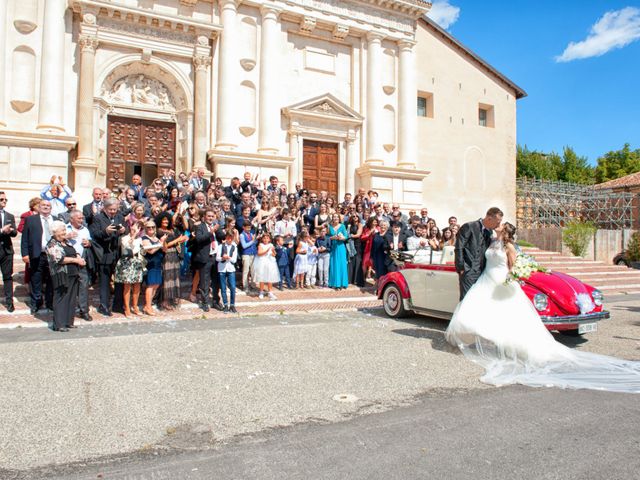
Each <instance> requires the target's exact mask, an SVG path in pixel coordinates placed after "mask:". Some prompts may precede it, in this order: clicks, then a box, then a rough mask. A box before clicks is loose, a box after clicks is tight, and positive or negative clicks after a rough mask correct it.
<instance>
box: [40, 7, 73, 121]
mask: <svg viewBox="0 0 640 480" xmlns="http://www.w3.org/2000/svg"><path fill="white" fill-rule="evenodd" d="M66 9H67V6H66V2H65V0H46V1H45V5H44V25H43V27H42V63H41V66H40V103H39V105H38V126H37V128H38V130H58V131H62V132H64V120H63V118H64V117H63V112H64V64H65V62H64V39H65V24H64V17H65V10H66Z"/></svg>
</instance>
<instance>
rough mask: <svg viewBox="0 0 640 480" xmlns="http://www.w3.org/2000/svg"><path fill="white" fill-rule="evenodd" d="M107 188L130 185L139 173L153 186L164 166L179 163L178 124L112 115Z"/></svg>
mask: <svg viewBox="0 0 640 480" xmlns="http://www.w3.org/2000/svg"><path fill="white" fill-rule="evenodd" d="M107 122H108V130H107V187H109V188H114V187H117V186H118V185H120V184H122V183H126V184H130V183H131V177H132V176H133V175H134V174H136V173H137V174H138V175H140V176H141V177H142V183H143V185H145V186H147V185H150V184H151V182H152V181H153V179H154V178H156V177H158V176H159V175H160V169H162V168H175V165H176V124H175V123H168V122H157V121H154V120H146V119H140V118H128V117H116V116H113V115H109V117H108V120H107Z"/></svg>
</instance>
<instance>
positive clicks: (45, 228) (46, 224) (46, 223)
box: [44, 217, 51, 242]
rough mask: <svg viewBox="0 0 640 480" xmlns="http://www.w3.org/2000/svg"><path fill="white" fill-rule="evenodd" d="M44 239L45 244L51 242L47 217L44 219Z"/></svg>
mask: <svg viewBox="0 0 640 480" xmlns="http://www.w3.org/2000/svg"><path fill="white" fill-rule="evenodd" d="M44 239H45V240H46V241H47V242H49V240H51V225H50V224H49V217H45V218H44Z"/></svg>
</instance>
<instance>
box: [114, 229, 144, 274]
mask: <svg viewBox="0 0 640 480" xmlns="http://www.w3.org/2000/svg"><path fill="white" fill-rule="evenodd" d="M120 242H121V243H120V253H121V255H120V259H119V260H118V263H117V264H116V269H115V272H114V275H115V282H116V283H127V284H134V283H141V282H142V276H143V269H144V265H143V260H142V257H141V256H140V247H141V246H142V239H140V238H133V239H132V238H131V236H130V235H125V236H124V237H122V240H121V241H120Z"/></svg>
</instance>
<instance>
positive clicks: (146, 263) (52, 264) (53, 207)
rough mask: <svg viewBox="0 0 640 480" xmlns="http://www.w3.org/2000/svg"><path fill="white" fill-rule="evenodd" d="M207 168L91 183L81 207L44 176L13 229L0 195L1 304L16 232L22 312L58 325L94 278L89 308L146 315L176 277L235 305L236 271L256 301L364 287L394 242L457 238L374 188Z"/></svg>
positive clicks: (172, 304) (406, 244)
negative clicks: (313, 184)
mask: <svg viewBox="0 0 640 480" xmlns="http://www.w3.org/2000/svg"><path fill="white" fill-rule="evenodd" d="M205 176H206V175H205V170H204V169H203V168H200V169H194V171H192V172H191V173H190V174H185V173H182V172H181V173H180V174H179V175H177V176H176V174H175V172H174V171H173V170H171V169H164V170H163V171H162V175H161V176H160V177H158V178H156V179H155V180H154V181H153V182H152V184H151V185H148V186H144V185H143V184H142V179H141V177H140V176H139V175H134V176H133V178H132V179H131V183H130V184H129V185H121V186H119V187H118V188H117V189H115V190H114V191H112V190H110V189H108V188H99V187H96V188H94V189H93V192H92V196H93V199H92V201H91V202H90V203H88V204H87V205H84V206H79V205H77V203H76V201H75V199H74V197H73V192H72V191H71V190H70V189H69V188H68V186H66V185H65V184H64V182H63V179H62V178H60V177H52V178H51V181H50V183H49V185H47V186H45V187H44V188H43V190H42V192H41V195H40V197H39V198H33V199H32V200H31V201H30V202H29V210H28V211H27V212H25V213H23V214H22V215H21V217H20V221H19V224H18V226H17V227H16V224H15V223H16V222H15V219H14V217H13V216H12V215H11V214H10V213H9V212H7V211H6V210H5V208H4V207H5V206H6V202H7V198H6V194H5V193H4V192H0V222H1V223H0V246H1V247H2V248H1V249H0V267H2V275H3V280H4V293H5V299H6V302H5V305H6V307H7V309H8V310H9V311H13V309H14V306H13V286H12V283H11V273H12V270H11V271H9V270H10V268H9V264H11V269H12V268H13V267H12V259H13V249H12V246H11V238H12V237H15V236H16V235H17V234H18V232H21V233H22V238H21V256H22V259H23V261H24V263H25V265H26V268H25V277H26V278H25V280H26V281H27V282H28V284H29V287H30V307H31V313H32V314H36V313H37V312H38V311H39V310H41V309H42V308H43V307H44V308H45V309H48V310H52V311H53V324H52V328H53V329H54V330H59V331H66V330H68V329H69V328H74V318H75V317H80V318H83V319H84V320H87V321H91V320H92V317H91V315H90V312H89V301H88V291H89V288H90V286H91V285H92V284H96V283H97V285H98V287H99V292H100V295H99V296H100V301H99V305H98V307H97V309H96V310H97V312H98V313H100V314H102V315H106V316H111V315H112V312H113V311H116V312H121V313H123V314H124V315H125V316H131V315H140V314H141V312H140V308H141V309H142V313H144V314H146V315H154V314H155V311H156V310H155V309H154V304H155V305H156V306H157V307H158V308H160V309H166V310H172V309H175V308H176V307H178V305H179V303H180V300H181V282H183V281H186V283H187V285H188V284H190V285H191V288H190V291H189V293H188V297H189V300H190V301H192V302H194V303H198V304H199V306H200V308H201V309H202V310H204V311H208V310H209V309H210V308H215V309H219V310H222V311H224V312H236V308H235V303H236V288H237V287H236V281H237V280H238V281H240V288H242V289H243V290H244V291H245V292H246V293H247V294H257V296H258V297H259V298H260V299H263V298H268V299H275V298H276V296H275V294H274V289H278V290H283V289H284V288H287V289H301V290H303V289H312V288H332V289H335V290H341V289H344V288H347V286H348V285H349V284H353V285H356V286H358V287H365V285H366V284H367V281H368V280H370V279H376V278H379V277H381V276H382V275H385V274H386V273H387V272H388V271H390V270H393V269H395V264H394V263H393V261H392V259H391V256H390V253H391V252H392V251H403V250H417V249H430V250H441V249H443V248H444V247H446V246H449V245H454V244H455V239H456V234H457V232H458V228H459V227H458V223H457V219H456V218H455V217H451V218H449V220H448V225H447V226H446V227H445V228H443V229H442V230H441V229H440V228H439V227H438V225H437V224H436V222H435V220H433V219H432V218H429V215H428V210H427V209H426V208H423V209H421V210H420V211H419V212H418V211H409V212H407V213H404V212H401V211H400V208H399V205H397V204H395V203H394V204H391V205H390V204H388V203H384V202H380V201H378V194H377V193H376V192H375V191H368V192H367V191H365V190H364V189H360V190H359V191H358V192H357V193H356V194H355V195H352V194H351V193H347V194H346V195H345V196H344V198H343V199H342V200H337V199H335V198H333V197H332V196H330V195H329V194H328V193H327V192H325V191H320V192H314V191H308V190H307V189H305V188H304V186H303V185H300V184H298V185H296V188H295V191H293V192H288V191H287V186H286V185H285V184H281V183H279V180H278V178H277V177H275V176H272V177H270V178H269V179H265V180H260V179H259V178H258V176H257V175H253V174H251V173H249V172H246V173H245V174H244V176H243V178H242V179H240V178H233V179H231V182H230V184H229V185H224V183H223V181H222V180H221V179H220V178H213V177H212V178H210V179H207V178H205ZM9 250H10V251H9ZM8 257H11V259H10V261H9V260H7V258H8ZM236 275H237V277H238V278H237V279H236ZM141 296H142V297H143V298H142V302H141V300H140V297H141ZM141 303H142V305H141Z"/></svg>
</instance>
